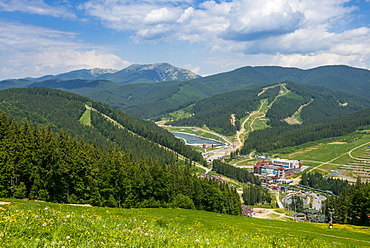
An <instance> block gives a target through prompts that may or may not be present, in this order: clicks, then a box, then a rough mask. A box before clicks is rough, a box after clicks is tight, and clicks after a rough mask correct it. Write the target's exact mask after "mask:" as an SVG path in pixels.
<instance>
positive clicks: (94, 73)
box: [90, 68, 118, 77]
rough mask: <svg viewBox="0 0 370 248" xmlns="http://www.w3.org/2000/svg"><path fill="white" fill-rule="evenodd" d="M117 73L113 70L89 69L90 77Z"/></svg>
mask: <svg viewBox="0 0 370 248" xmlns="http://www.w3.org/2000/svg"><path fill="white" fill-rule="evenodd" d="M116 72H118V70H114V69H102V68H94V69H91V70H90V74H91V76H93V77H98V76H100V75H102V74H107V73H110V74H112V73H116Z"/></svg>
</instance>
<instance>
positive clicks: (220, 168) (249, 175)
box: [212, 159, 261, 185]
mask: <svg viewBox="0 0 370 248" xmlns="http://www.w3.org/2000/svg"><path fill="white" fill-rule="evenodd" d="M212 170H213V171H215V172H217V173H219V174H221V175H224V176H227V177H230V178H232V179H235V180H237V181H239V182H241V183H252V184H256V185H261V181H260V180H259V178H258V177H257V176H255V175H254V174H253V172H249V171H248V170H247V169H243V168H237V167H235V166H232V165H230V164H228V163H224V162H222V161H221V160H217V159H215V160H213V161H212Z"/></svg>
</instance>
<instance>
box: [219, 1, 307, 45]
mask: <svg viewBox="0 0 370 248" xmlns="http://www.w3.org/2000/svg"><path fill="white" fill-rule="evenodd" d="M229 22H230V23H229V27H228V28H227V30H226V31H225V32H224V33H223V34H222V37H223V38H225V39H231V40H236V41H250V40H258V39H263V38H269V37H272V36H278V35H282V34H287V33H291V32H294V31H295V30H297V29H299V28H300V27H302V26H303V25H304V23H305V22H306V18H305V16H304V14H303V13H302V12H301V11H299V10H297V9H296V7H295V6H294V4H292V3H291V1H286V0H261V1H254V0H244V1H235V4H234V5H233V6H232V8H231V10H230V18H229Z"/></svg>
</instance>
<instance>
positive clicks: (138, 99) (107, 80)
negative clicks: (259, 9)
mask: <svg viewBox="0 0 370 248" xmlns="http://www.w3.org/2000/svg"><path fill="white" fill-rule="evenodd" d="M169 80H175V81H169ZM282 81H292V82H295V83H298V84H304V85H311V86H322V87H326V88H328V89H331V90H335V91H341V92H344V93H349V94H354V95H358V96H361V97H364V98H369V97H370V96H369V94H368V92H369V91H370V71H369V70H365V69H359V68H354V67H349V66H343V65H336V66H322V67H318V68H313V69H309V70H302V69H298V68H284V67H277V66H257V67H251V66H246V67H242V68H239V69H236V70H233V71H230V72H225V73H220V74H216V75H211V76H207V77H200V76H197V75H195V74H194V73H192V72H190V71H188V70H185V69H181V68H178V67H174V66H171V65H169V64H167V63H158V64H153V65H132V66H129V67H128V68H125V69H123V70H121V71H114V70H97V69H95V70H79V71H72V72H69V73H64V74H60V75H56V76H44V77H41V78H36V79H32V78H26V79H13V80H4V81H1V82H0V89H7V88H15V87H48V88H57V89H61V90H66V91H70V92H73V93H77V94H80V95H84V96H86V97H89V98H91V99H93V100H95V101H99V102H102V103H106V104H109V105H111V106H113V107H115V108H117V109H119V110H122V111H124V112H126V113H129V114H132V115H135V116H138V117H140V118H145V119H148V118H157V117H158V116H161V115H164V114H167V113H170V112H173V111H176V110H179V109H182V108H184V107H186V106H189V105H191V104H193V103H195V102H196V101H199V100H202V99H205V98H207V97H210V96H215V95H218V94H222V93H227V92H230V91H234V90H246V89H252V88H256V87H262V86H267V85H271V84H273V83H277V82H282Z"/></svg>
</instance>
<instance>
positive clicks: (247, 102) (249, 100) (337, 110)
mask: <svg viewBox="0 0 370 248" xmlns="http://www.w3.org/2000/svg"><path fill="white" fill-rule="evenodd" d="M282 87H283V88H282ZM282 90H284V91H285V92H284V94H281V95H279V94H280V93H279V92H281V91H282ZM263 99H266V100H267V101H268V103H267V105H270V107H269V109H268V110H267V112H266V118H268V120H267V125H268V126H270V127H278V126H288V124H287V122H286V121H285V119H286V118H288V117H292V116H293V115H294V113H295V112H296V111H297V110H298V109H300V107H301V106H304V107H303V108H301V111H300V116H299V118H300V121H301V123H313V122H319V121H322V120H323V119H325V118H327V117H328V116H335V115H339V114H343V113H349V112H354V111H357V110H360V109H363V108H366V107H370V100H368V99H365V98H361V97H358V96H355V95H351V94H345V93H342V92H338V91H332V90H329V89H326V88H323V87H318V86H306V85H301V84H296V83H293V82H283V83H281V84H276V85H270V86H267V87H266V90H264V89H263V88H262V87H258V88H254V89H249V90H237V91H232V92H228V93H223V94H219V95H215V96H212V97H208V98H205V99H203V100H200V101H197V102H195V103H194V104H192V105H191V106H189V107H187V108H184V109H183V110H184V111H185V112H187V113H189V115H190V117H187V118H183V119H179V120H175V121H172V122H170V124H171V125H177V126H199V127H202V126H204V125H206V126H207V127H209V128H210V129H212V130H214V131H216V132H218V133H221V134H224V135H229V136H232V135H234V134H235V132H236V131H237V130H239V129H240V121H241V119H242V118H244V117H246V116H247V115H248V113H250V112H252V111H256V110H257V109H258V108H259V106H260V104H261V101H262V100H263ZM231 116H233V118H234V121H232V120H231Z"/></svg>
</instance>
